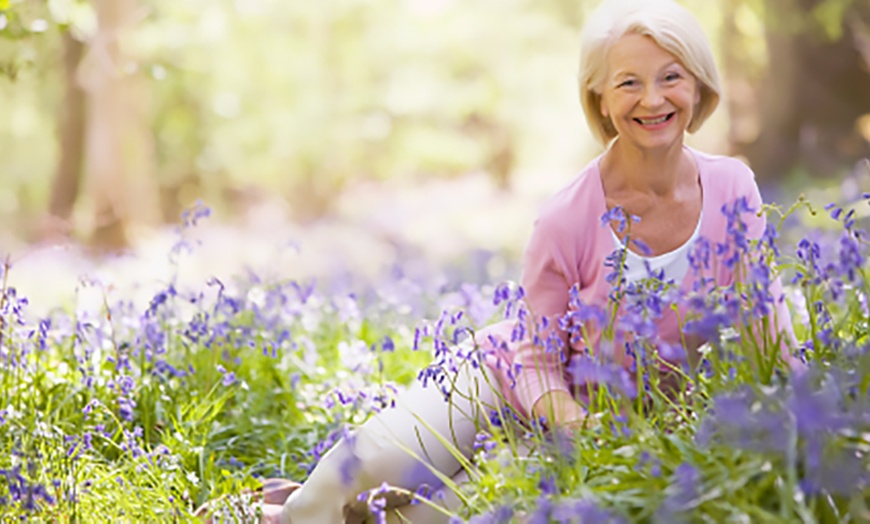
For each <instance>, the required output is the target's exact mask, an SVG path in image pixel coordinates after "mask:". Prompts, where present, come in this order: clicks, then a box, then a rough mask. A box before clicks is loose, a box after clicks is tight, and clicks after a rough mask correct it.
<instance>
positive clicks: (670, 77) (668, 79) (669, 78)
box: [665, 73, 680, 82]
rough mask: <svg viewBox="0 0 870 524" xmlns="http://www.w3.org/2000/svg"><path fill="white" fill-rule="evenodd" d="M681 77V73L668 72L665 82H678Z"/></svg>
mask: <svg viewBox="0 0 870 524" xmlns="http://www.w3.org/2000/svg"><path fill="white" fill-rule="evenodd" d="M679 79H680V74H679V73H668V74H666V75H665V82H676V81H677V80H679Z"/></svg>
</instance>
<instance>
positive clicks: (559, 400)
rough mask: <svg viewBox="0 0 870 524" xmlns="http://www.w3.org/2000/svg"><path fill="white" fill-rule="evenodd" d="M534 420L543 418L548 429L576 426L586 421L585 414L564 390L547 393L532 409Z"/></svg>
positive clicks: (581, 407) (580, 406)
mask: <svg viewBox="0 0 870 524" xmlns="http://www.w3.org/2000/svg"><path fill="white" fill-rule="evenodd" d="M532 413H533V414H534V415H535V418H536V419H538V420H540V419H541V418H543V419H544V420H545V421H546V424H547V425H548V426H550V427H560V426H572V427H573V426H577V425H578V424H582V423H583V422H584V421H585V420H586V416H587V412H586V410H585V409H584V408H583V406H582V405H580V403H579V402H577V401H576V400H574V397H572V396H571V394H570V393H569V392H567V391H564V390H556V391H549V392H547V393H545V394H544V395H543V396H542V397H541V398H539V399H538V400H537V401H536V402H535V404H534V406H533V407H532Z"/></svg>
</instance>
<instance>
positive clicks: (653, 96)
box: [641, 83, 664, 107]
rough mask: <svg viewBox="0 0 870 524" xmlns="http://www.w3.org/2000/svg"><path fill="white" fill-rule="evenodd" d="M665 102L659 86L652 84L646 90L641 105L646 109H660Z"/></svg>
mask: <svg viewBox="0 0 870 524" xmlns="http://www.w3.org/2000/svg"><path fill="white" fill-rule="evenodd" d="M662 102H664V96H663V95H662V91H661V89H660V88H659V86H657V85H655V84H653V83H650V84H647V86H646V87H645V88H644V91H643V99H642V100H641V103H642V104H643V105H644V107H658V106H660V105H661V104H662Z"/></svg>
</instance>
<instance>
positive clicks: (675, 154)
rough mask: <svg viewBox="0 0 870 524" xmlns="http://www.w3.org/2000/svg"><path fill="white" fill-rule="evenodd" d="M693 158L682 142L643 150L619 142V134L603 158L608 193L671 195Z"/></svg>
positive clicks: (603, 176)
mask: <svg viewBox="0 0 870 524" xmlns="http://www.w3.org/2000/svg"><path fill="white" fill-rule="evenodd" d="M691 171H692V169H691V160H689V158H688V157H687V155H686V154H685V152H684V150H683V144H682V142H680V143H677V144H674V145H673V146H672V147H669V148H667V149H660V150H654V151H650V150H642V149H639V148H635V147H632V146H630V145H626V144H623V143H621V142H620V140H619V139H618V138H617V139H616V141H615V142H614V143H613V144H611V146H610V148H609V149H608V150H607V152H606V153H605V154H604V158H603V159H602V161H601V172H602V182H603V183H604V187H605V194H612V193H622V192H625V191H630V192H633V193H644V194H648V195H650V196H657V197H669V196H671V195H673V194H674V193H675V192H676V190H677V189H678V187H679V185H680V183H681V182H682V183H685V182H686V181H687V180H686V179H685V175H686V174H687V173H690V172H691Z"/></svg>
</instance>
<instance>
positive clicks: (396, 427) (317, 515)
mask: <svg viewBox="0 0 870 524" xmlns="http://www.w3.org/2000/svg"><path fill="white" fill-rule="evenodd" d="M451 382H452V384H451ZM442 385H445V386H446V387H447V388H448V390H450V391H451V395H450V400H449V401H447V400H445V398H444V395H443V394H442V392H441V389H440V387H439V385H438V384H433V383H431V382H430V383H429V384H428V386H427V387H425V388H424V387H423V386H422V384H420V382H419V381H415V382H414V384H413V385H412V386H411V387H410V388H409V389H408V390H407V391H404V392H401V393H400V394H399V395H397V397H398V398H397V400H396V405H395V407H393V408H387V409H385V410H383V411H381V412H380V413H377V414H375V415H373V416H372V417H371V418H370V419H369V420H368V421H366V422H365V423H364V424H362V425H361V426H360V427H359V428H358V429H357V430H356V431H355V432H354V433H353V434H352V436H351V437H350V438H345V439H342V440H340V441H339V442H338V443H337V444H336V445H335V446H334V447H333V448H332V449H331V450H329V452H327V453H326V455H324V456H323V458H322V459H321V460H320V462H319V463H318V464H317V466H316V467H315V468H314V470H313V471H312V472H311V475H310V476H309V477H308V480H307V481H306V482H305V484H304V485H303V486H302V487H301V488H300V489H298V490H297V491H295V492H294V493H293V494H292V495H290V497H289V498H288V499H287V501H286V502H285V504H284V508H283V512H282V516H281V519H282V520H281V521H282V523H284V524H291V523H292V524H342V523H344V522H345V518H344V508H345V506H346V505H348V504H352V503H354V502H356V499H357V495H358V494H359V493H361V492H363V491H366V490H370V489H374V488H377V487H379V486H381V484H382V483H384V482H386V483H387V484H390V485H392V486H396V487H401V488H404V489H407V490H411V491H414V490H416V489H417V488H418V487H419V486H420V485H421V484H423V483H426V484H429V485H430V486H434V487H438V486H440V485H441V484H440V482H438V481H437V480H436V479H437V477H436V475H435V474H433V473H432V471H431V469H430V468H432V469H434V470H436V471H438V472H440V473H441V474H443V475H444V476H446V477H448V478H452V479H453V480H454V482H456V483H457V484H460V483H462V482H463V481H464V480H465V479H467V477H465V476H464V475H465V471H464V469H463V468H462V466H461V464H460V461H459V459H458V458H457V456H456V454H457V453H461V455H462V456H464V457H465V458H470V457H471V455H472V453H473V452H474V442H475V437H476V435H477V433H478V431H479V430H480V429H482V428H486V427H488V426H487V419H488V417H489V415H490V413H491V411H492V410H493V409H498V408H497V406H498V405H499V403H498V402H497V401H496V399H497V396H498V395H497V394H496V393H495V392H494V391H493V389H492V388H493V387H495V383H494V382H491V381H488V380H487V374H486V373H485V372H484V371H483V370H481V369H475V368H473V367H472V366H471V365H470V364H468V363H467V362H463V364H462V365H461V366H460V369H459V371H458V372H455V373H447V380H445V381H444V383H443V384H442ZM432 501H433V502H436V503H438V504H440V505H441V506H443V507H444V508H445V509H447V510H449V511H451V512H452V511H455V510H457V509H459V506H460V504H461V503H460V500H459V498H458V497H457V496H456V495H455V494H454V493H453V492H452V490H449V489H446V488H445V489H443V490H441V492H440V493H437V494H436V495H435V496H434V497H433V498H432ZM397 514H398V515H397ZM403 519H404V520H403ZM390 520H393V521H394V522H413V523H414V524H429V523H432V524H434V523H446V522H448V520H449V516H447V515H445V514H444V513H442V512H440V511H438V510H436V509H434V508H432V507H430V506H428V505H427V504H425V503H420V504H415V505H406V506H402V507H400V508H398V509H397V511H396V512H393V515H392V516H391V517H390Z"/></svg>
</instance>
